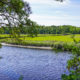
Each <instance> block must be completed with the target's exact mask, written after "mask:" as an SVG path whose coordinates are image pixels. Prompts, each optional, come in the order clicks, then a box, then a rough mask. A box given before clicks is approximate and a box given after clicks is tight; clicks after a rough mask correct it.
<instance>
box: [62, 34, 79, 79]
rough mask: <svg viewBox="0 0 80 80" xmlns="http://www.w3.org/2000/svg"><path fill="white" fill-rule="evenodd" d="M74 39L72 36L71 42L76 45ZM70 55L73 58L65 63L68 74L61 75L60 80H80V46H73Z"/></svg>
mask: <svg viewBox="0 0 80 80" xmlns="http://www.w3.org/2000/svg"><path fill="white" fill-rule="evenodd" d="M74 37H75V36H74V35H73V36H72V38H73V41H74V42H75V44H77V42H76V40H75V39H74ZM72 53H73V57H72V58H71V59H70V60H68V62H67V64H68V65H67V69H68V70H69V72H70V74H69V75H66V74H63V75H62V80H80V46H77V47H76V46H75V47H74V48H72Z"/></svg>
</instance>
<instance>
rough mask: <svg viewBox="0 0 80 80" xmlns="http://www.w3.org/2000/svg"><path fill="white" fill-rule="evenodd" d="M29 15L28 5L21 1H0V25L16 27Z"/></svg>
mask: <svg viewBox="0 0 80 80" xmlns="http://www.w3.org/2000/svg"><path fill="white" fill-rule="evenodd" d="M29 14H31V8H30V6H29V3H27V2H24V1H23V0H0V25H1V26H10V27H12V26H17V25H19V24H20V23H21V24H22V23H25V19H26V18H28V16H29Z"/></svg>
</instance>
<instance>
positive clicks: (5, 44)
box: [1, 43, 52, 50]
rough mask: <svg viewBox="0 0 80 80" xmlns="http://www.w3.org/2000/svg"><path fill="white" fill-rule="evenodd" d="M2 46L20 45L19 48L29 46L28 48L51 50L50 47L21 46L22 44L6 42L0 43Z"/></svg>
mask: <svg viewBox="0 0 80 80" xmlns="http://www.w3.org/2000/svg"><path fill="white" fill-rule="evenodd" d="M1 44H2V45H3V46H12V47H21V48H30V49H43V50H52V48H51V47H38V46H23V45H15V44H8V43H1Z"/></svg>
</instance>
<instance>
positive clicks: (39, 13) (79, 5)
mask: <svg viewBox="0 0 80 80" xmlns="http://www.w3.org/2000/svg"><path fill="white" fill-rule="evenodd" d="M25 1H28V2H29V3H30V6H31V8H32V14H31V15H30V19H31V20H33V21H35V22H37V23H38V24H40V25H75V26H80V0H65V1H64V2H63V3H60V2H56V1H54V0H25Z"/></svg>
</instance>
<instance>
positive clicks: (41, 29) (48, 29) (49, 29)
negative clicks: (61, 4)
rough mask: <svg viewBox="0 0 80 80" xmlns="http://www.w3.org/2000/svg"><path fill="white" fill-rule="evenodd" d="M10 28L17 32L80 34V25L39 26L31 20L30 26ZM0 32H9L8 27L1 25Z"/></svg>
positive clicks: (31, 33)
mask: <svg viewBox="0 0 80 80" xmlns="http://www.w3.org/2000/svg"><path fill="white" fill-rule="evenodd" d="M11 29H12V30H15V32H16V31H17V33H19V34H30V35H36V36H37V34H64V35H66V34H80V27H76V26H71V25H63V26H55V25H52V26H40V25H37V24H36V23H34V22H33V25H32V26H24V27H21V26H20V27H12V28H11ZM0 34H10V29H9V28H8V27H1V28H0Z"/></svg>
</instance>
